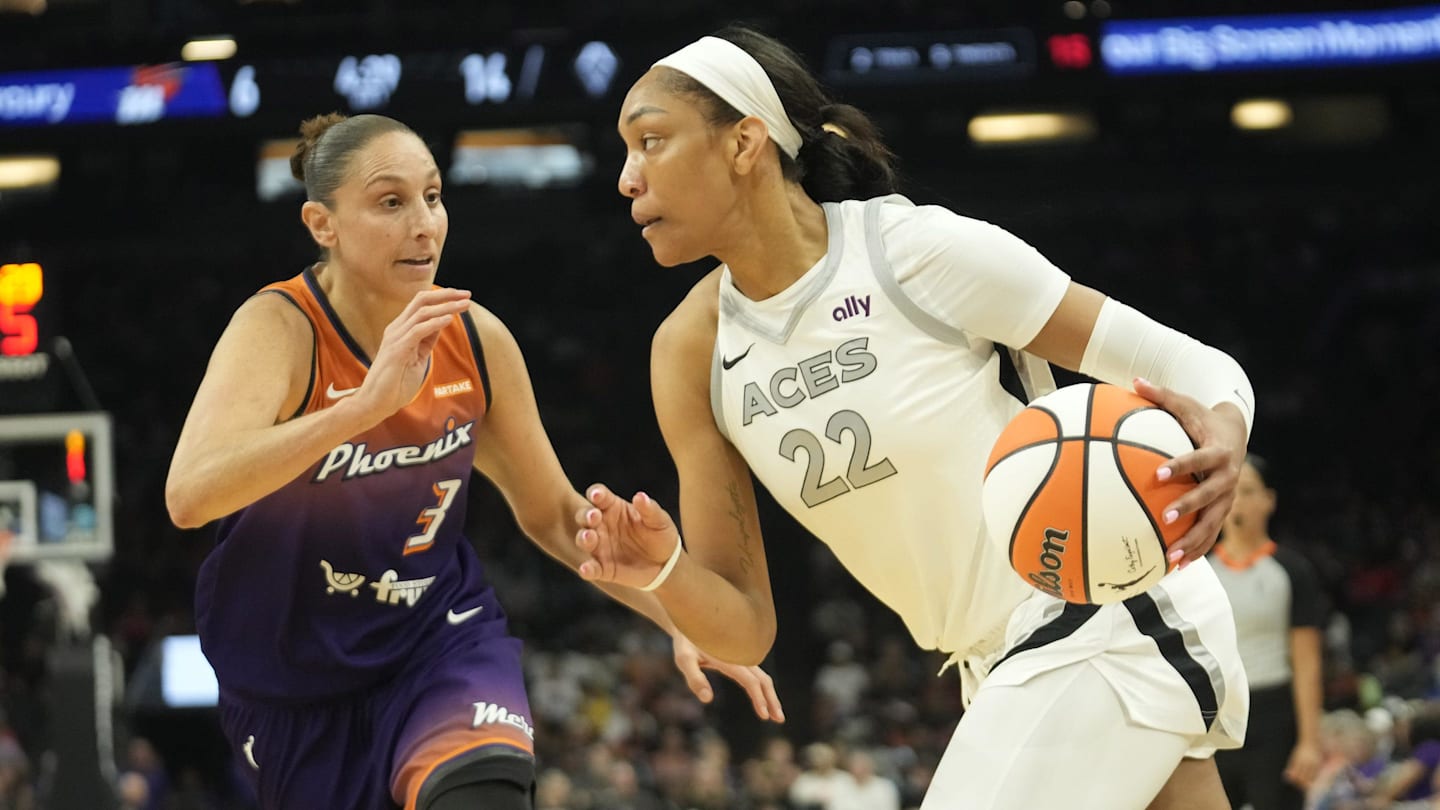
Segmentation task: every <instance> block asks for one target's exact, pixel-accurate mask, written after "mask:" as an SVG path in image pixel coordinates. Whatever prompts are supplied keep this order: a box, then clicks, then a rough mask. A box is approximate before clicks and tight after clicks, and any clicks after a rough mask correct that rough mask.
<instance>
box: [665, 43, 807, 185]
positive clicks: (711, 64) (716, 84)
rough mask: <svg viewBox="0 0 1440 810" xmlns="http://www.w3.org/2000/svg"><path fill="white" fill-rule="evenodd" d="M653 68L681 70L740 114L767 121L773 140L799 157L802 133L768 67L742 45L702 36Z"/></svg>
mask: <svg viewBox="0 0 1440 810" xmlns="http://www.w3.org/2000/svg"><path fill="white" fill-rule="evenodd" d="M653 67H668V68H671V69H674V70H678V71H680V72H681V73H684V74H685V75H686V76H689V77H690V78H692V79H694V80H695V81H697V82H699V83H701V84H703V85H705V86H706V87H707V88H709V90H710V91H711V92H713V93H714V94H715V95H717V96H719V97H720V98H723V99H725V101H726V102H727V103H729V105H730V106H731V107H734V108H735V109H737V110H739V111H740V114H741V115H745V116H751V115H753V116H755V117H756V118H759V119H760V120H761V121H764V122H765V128H766V129H768V130H769V131H770V140H772V141H774V142H775V143H776V144H778V145H779V146H780V148H781V149H783V150H785V154H787V155H789V156H790V157H791V158H794V157H795V156H796V155H798V154H800V144H801V143H802V139H801V137H800V131H799V130H797V129H795V125H794V124H792V123H790V116H789V115H787V114H786V113H785V105H783V104H781V103H780V95H779V94H778V93H776V92H775V85H774V84H772V83H771V82H770V77H769V76H767V75H766V74H765V68H762V67H760V63H759V62H756V61H755V57H753V56H751V55H750V54H748V53H746V52H745V49H744V48H741V47H740V46H739V45H736V44H735V43H733V42H729V41H727V40H723V39H720V38H719V37H701V38H700V39H697V40H695V41H694V42H692V43H690V44H689V45H686V46H685V47H683V48H681V49H680V50H678V51H676V52H674V53H672V54H670V55H669V56H667V57H665V58H664V59H661V60H660V61H658V62H656V63H655V64H654V65H653Z"/></svg>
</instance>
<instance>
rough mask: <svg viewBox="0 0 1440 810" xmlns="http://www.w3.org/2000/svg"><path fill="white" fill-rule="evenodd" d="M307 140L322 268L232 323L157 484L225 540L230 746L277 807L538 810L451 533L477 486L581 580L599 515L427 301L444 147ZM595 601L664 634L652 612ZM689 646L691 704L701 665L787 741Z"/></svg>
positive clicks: (510, 361)
mask: <svg viewBox="0 0 1440 810" xmlns="http://www.w3.org/2000/svg"><path fill="white" fill-rule="evenodd" d="M302 134H303V136H304V137H303V140H302V141H301V143H300V145H299V147H298V148H297V151H296V153H295V156H294V158H292V161H291V165H292V168H293V169H294V171H295V174H296V176H297V178H299V179H301V180H303V181H304V183H305V187H306V194H307V197H308V201H307V202H306V203H305V204H304V205H303V207H302V209H301V218H302V219H303V220H304V222H305V225H306V226H307V227H308V228H309V231H310V234H311V236H312V237H313V238H314V239H315V242H316V243H317V244H319V245H320V247H321V248H322V252H323V258H322V260H321V261H320V262H319V263H317V264H315V265H313V266H312V267H309V268H307V269H306V270H305V271H304V272H302V273H301V274H300V275H298V276H295V277H294V278H291V279H290V280H288V281H283V282H279V283H277V284H272V285H270V286H269V287H266V288H265V289H264V290H262V291H261V293H260V294H258V295H256V296H254V297H252V298H251V299H249V300H248V301H246V302H245V303H244V304H243V305H242V306H241V307H240V308H239V310H238V311H237V312H236V313H235V316H234V318H233V320H232V321H231V323H230V325H229V326H228V327H227V328H226V330H225V332H224V334H223V335H222V336H221V338H220V341H219V344H218V345H217V346H216V348H215V351H214V354H213V355H212V357H211V360H210V365H209V368H208V369H207V371H206V373H205V378H204V380H203V381H202V382H201V384H200V388H199V391H198V393H197V394H196V396H195V400H194V403H193V405H192V406H191V410H190V414H189V417H188V419H187V420H186V423H185V427H184V429H183V431H182V433H181V436H180V440H179V444H178V446H177V447H176V449H175V456H174V459H173V462H172V464H171V468H170V475H169V480H168V482H167V486H166V499H167V503H168V506H169V509H170V514H171V516H172V518H173V520H174V521H175V523H176V524H178V525H180V526H185V527H195V526H200V525H202V524H205V523H208V522H209V521H212V520H217V519H218V520H220V525H219V542H218V544H217V545H216V547H215V549H214V550H213V551H212V552H211V553H210V555H209V557H208V558H207V559H206V560H205V563H204V565H203V567H202V569H201V571H200V576H199V581H198V584H197V589H196V590H197V593H196V619H197V624H198V628H199V633H200V637H201V642H202V645H203V647H204V650H205V654H206V656H207V657H208V658H209V660H210V662H211V664H212V665H213V666H214V669H215V674H216V676H217V678H218V680H219V683H220V690H221V698H220V709H221V721H222V725H223V728H224V732H225V734H226V736H227V737H228V738H229V740H230V743H231V745H232V746H233V748H234V751H235V754H236V757H237V758H238V759H239V761H240V762H241V763H242V768H243V770H244V771H245V772H246V773H248V774H250V776H251V778H252V779H253V781H254V783H255V787H256V789H257V791H258V795H259V797H260V800H261V804H262V806H263V807H265V808H268V809H269V810H298V808H319V807H335V808H342V807H343V808H347V809H348V808H359V809H360V810H389V809H390V808H395V807H399V806H403V807H405V808H407V810H410V809H411V808H418V809H419V810H459V808H476V807H485V808H493V809H495V810H507V809H518V808H528V807H530V806H531V801H532V800H531V792H532V784H533V781H534V761H533V741H532V734H533V732H532V721H531V713H530V709H529V705H528V699H527V697H526V692H525V688H524V684H523V683H522V677H521V674H522V673H521V665H520V642H519V641H518V640H516V639H515V638H513V637H511V636H510V635H509V632H508V630H507V625H506V618H505V612H504V610H503V609H502V607H501V605H500V603H499V602H498V601H497V599H496V597H495V593H494V591H493V590H492V588H491V587H490V586H489V584H488V583H487V582H486V580H485V576H484V572H483V569H482V567H481V565H480V562H479V560H478V559H477V558H476V555H475V552H474V550H473V548H472V547H471V545H470V544H469V543H468V542H467V541H466V540H465V538H464V537H463V535H462V528H463V527H464V525H465V507H466V503H467V500H468V492H469V481H470V473H471V470H472V469H474V470H478V471H479V472H481V473H482V474H484V475H485V476H486V477H487V478H489V479H490V481H491V482H492V483H494V484H495V485H496V486H497V487H498V488H499V489H500V491H501V492H502V493H503V494H504V496H505V498H506V500H507V502H508V503H509V505H510V507H511V508H512V509H513V511H514V515H515V518H516V520H517V522H518V523H519V525H520V527H521V528H522V529H523V530H524V531H525V533H526V534H527V535H528V536H529V537H530V538H531V539H532V540H533V541H534V542H536V543H537V544H538V545H539V546H540V547H541V548H543V549H544V550H545V551H546V552H548V553H550V554H552V555H553V556H555V557H556V558H558V559H559V560H561V561H562V562H564V563H566V564H568V565H570V566H571V567H572V568H575V567H578V565H579V563H580V562H581V560H583V559H584V555H583V554H582V553H581V552H580V551H579V550H577V549H576V548H575V547H574V545H573V543H571V542H570V540H571V535H572V532H573V524H572V522H571V521H572V516H573V514H574V513H575V511H576V510H578V509H581V508H583V507H584V506H585V505H586V502H585V500H584V499H583V498H582V497H581V496H580V494H579V493H577V492H575V491H574V489H573V488H572V487H571V485H570V483H569V482H568V481H567V480H566V478H565V474H564V471H563V470H562V469H561V467H560V464H559V462H558V461H557V459H556V456H555V453H554V450H553V449H552V448H551V446H550V443H549V440H548V439H547V438H546V435H545V431H544V429H543V428H542V427H541V424H540V419H539V415H538V412H537V409H536V404H535V400H534V396H533V393H532V389H531V385H530V380H529V378H528V375H527V372H526V369H525V364H524V361H523V359H522V358H521V355H520V350H519V348H518V346H517V345H516V342H515V340H514V338H513V337H512V336H511V335H510V333H509V332H508V331H507V330H506V328H505V326H504V325H503V324H501V323H500V321H499V320H497V319H496V318H495V316H494V315H492V314H491V313H489V312H487V311H486V310H485V309H484V308H482V307H480V306H479V305H477V304H476V303H475V302H473V301H472V300H471V298H470V293H468V292H466V291H463V290H458V289H452V288H441V287H436V286H434V280H435V274H436V269H437V268H438V266H439V263H440V256H441V251H442V249H443V248H444V245H445V236H446V232H447V222H448V220H447V215H446V211H445V206H444V204H443V203H442V202H441V196H440V186H441V180H440V172H439V170H438V169H437V168H436V165H435V160H434V158H433V157H432V156H431V154H430V151H429V149H427V148H426V146H425V144H424V143H423V142H422V141H421V140H420V139H419V138H418V137H416V135H415V134H414V133H413V132H412V131H411V130H410V129H409V128H407V127H406V126H405V125H403V124H401V123H399V122H397V121H394V120H392V119H389V118H384V117H381V116H375V115H362V116H357V117H354V118H344V117H342V116H338V115H331V116H325V117H322V118H316V119H312V120H310V121H307V122H306V123H305V124H304V126H303V127H302ZM606 590H607V591H609V592H610V593H611V594H612V595H614V596H615V597H616V598H618V599H620V600H621V601H623V602H625V603H626V604H628V605H629V606H631V607H632V608H634V609H636V610H637V611H639V612H641V613H644V614H645V615H647V616H649V617H651V618H652V619H654V620H655V621H656V622H657V623H659V624H661V625H662V626H663V627H666V628H667V629H670V630H672V631H673V626H672V625H670V623H669V622H668V619H667V618H666V616H665V613H664V611H663V610H662V609H661V608H660V607H659V606H658V604H657V603H656V602H655V598H654V597H653V596H651V595H650V594H645V593H641V592H638V591H634V590H631V589H625V588H617V587H614V586H609V587H607V588H606ZM675 643H676V657H677V663H679V664H680V666H681V669H682V670H683V671H685V674H686V676H687V679H688V680H689V681H690V684H691V687H692V689H695V690H696V691H697V694H700V695H701V697H702V699H704V698H708V695H706V694H702V693H703V692H704V691H705V690H706V689H707V685H706V681H705V676H704V675H703V674H701V672H700V670H699V666H701V665H704V666H710V667H713V668H717V669H718V670H719V671H721V672H723V673H724V674H726V675H728V676H729V677H731V678H734V679H735V680H737V681H738V682H739V683H741V684H742V685H743V686H744V687H745V688H746V689H747V691H748V692H749V694H750V697H751V699H752V701H754V703H755V707H756V711H757V712H758V713H759V714H760V715H761V717H762V718H775V719H777V720H778V719H782V716H781V709H780V705H779V703H778V701H777V699H776V697H775V694H774V690H773V686H772V685H771V683H770V681H769V678H768V676H767V675H765V673H763V672H761V671H760V670H758V669H756V668H753V667H744V666H734V665H726V664H720V663H718V662H713V661H711V660H710V659H708V658H707V657H706V656H704V655H702V654H700V653H699V652H698V651H697V650H695V649H694V647H693V646H692V645H689V644H688V642H686V641H685V639H684V638H683V637H682V636H679V635H678V634H677V635H676V636H675Z"/></svg>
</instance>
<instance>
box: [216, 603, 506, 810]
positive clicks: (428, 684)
mask: <svg viewBox="0 0 1440 810" xmlns="http://www.w3.org/2000/svg"><path fill="white" fill-rule="evenodd" d="M520 650H521V643H520V641H519V640H518V639H516V638H514V637H512V636H510V635H509V634H508V632H507V631H506V629H505V621H504V619H503V617H497V618H496V619H495V620H489V621H487V620H484V619H483V618H482V617H478V616H477V617H475V618H473V619H470V620H468V621H465V622H463V623H461V624H458V625H448V624H447V625H444V626H442V627H441V628H440V629H439V630H437V631H436V632H433V633H432V634H431V635H430V636H429V637H427V638H426V639H425V640H423V641H422V642H421V644H420V647H419V648H418V649H417V652H416V655H415V656H414V657H413V658H412V659H411V661H410V663H409V664H408V665H407V666H406V667H405V668H404V669H402V670H401V671H400V672H399V673H398V674H397V675H396V676H395V677H393V678H391V679H390V680H388V681H386V682H385V683H383V684H381V685H379V686H377V687H374V688H372V689H370V690H368V691H366V692H363V693H360V694H358V695H355V696H350V697H346V698H344V699H338V700H335V701H331V702H325V703H307V704H302V705H293V706H291V705H276V704H273V703H259V702H254V701H246V700H244V699H241V698H238V697H237V696H235V695H233V694H227V693H223V692H222V694H221V699H220V722H221V727H222V728H223V730H224V733H225V736H226V737H227V738H228V739H229V741H230V744H231V747H232V749H233V750H234V752H235V756H236V758H237V759H238V761H239V767H240V770H241V772H242V773H245V774H247V775H248V776H249V778H250V780H251V782H252V785H253V787H254V789H255V791H256V795H257V796H258V797H259V799H260V806H261V807H262V808H264V810H295V808H308V807H337V808H339V807H344V808H355V810H395V808H396V807H404V808H407V810H408V809H409V808H414V807H415V806H416V801H417V798H418V797H419V796H420V794H421V791H422V789H424V788H426V787H427V786H433V785H434V783H435V782H436V781H437V780H438V778H439V777H440V776H442V775H443V774H445V773H448V772H450V771H451V770H453V769H454V768H458V767H461V766H463V765H464V764H466V763H467V762H470V761H472V760H474V759H478V758H480V757H483V756H488V755H493V754H499V755H502V756H509V757H522V758H525V759H527V760H533V757H534V739H533V736H534V734H533V727H532V725H531V717H532V715H531V714H530V704H529V699H528V698H527V696H526V694H525V686H524V680H523V674H522V671H521V666H520Z"/></svg>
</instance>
